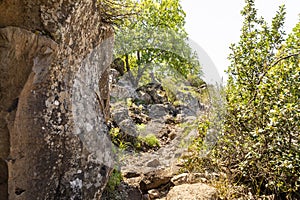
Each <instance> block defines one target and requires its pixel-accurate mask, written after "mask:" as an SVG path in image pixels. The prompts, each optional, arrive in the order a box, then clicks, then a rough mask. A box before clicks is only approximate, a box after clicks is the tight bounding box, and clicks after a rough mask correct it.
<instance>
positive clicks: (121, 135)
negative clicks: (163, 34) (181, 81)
mask: <svg viewBox="0 0 300 200" xmlns="http://www.w3.org/2000/svg"><path fill="white" fill-rule="evenodd" d="M178 93H179V92H178ZM183 95H186V94H177V96H183ZM185 99H187V98H185ZM195 105H197V106H195ZM206 109H207V108H206V107H205V106H204V105H202V104H201V103H199V101H198V100H197V99H196V98H194V97H191V96H189V100H188V101H185V103H184V104H176V105H174V104H173V103H171V102H170V101H169V98H168V96H167V92H166V90H165V89H164V87H163V86H162V85H161V84H158V83H148V84H146V85H143V86H141V87H139V88H137V89H134V88H133V87H132V86H131V85H130V81H128V79H126V77H124V76H123V77H122V79H121V80H119V81H118V82H117V83H115V84H114V85H113V87H112V95H111V113H112V129H116V130H118V136H117V137H118V140H117V141H119V142H117V143H116V145H119V146H120V144H121V143H122V144H123V143H125V144H127V146H126V147H127V148H125V149H120V148H119V151H118V152H119V170H120V171H121V174H122V177H123V180H122V182H121V183H120V184H119V185H117V186H116V187H115V188H114V190H113V191H112V190H106V191H105V192H104V194H103V197H102V199H103V200H108V199H120V200H123V199H124V200H127V199H128V200H135V199H136V200H140V199H169V200H171V199H178V200H179V199H215V196H216V190H215V189H214V188H212V187H210V186H208V185H205V184H203V183H201V182H205V180H206V178H205V175H203V174H189V173H182V172H181V171H180V168H181V166H182V164H183V161H182V159H181V156H182V155H183V154H187V153H188V152H187V148H188V146H189V145H190V144H191V142H192V141H193V139H194V138H196V137H197V135H198V131H197V119H198V117H199V115H200V116H201V115H203V114H204V112H205V110H206ZM149 135H152V136H154V137H153V140H154V139H156V140H157V141H156V142H157V143H155V144H154V145H153V144H148V143H149V141H147V139H141V138H147V136H149ZM120 140H122V141H121V143H120Z"/></svg>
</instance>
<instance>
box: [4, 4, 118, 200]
mask: <svg viewBox="0 0 300 200" xmlns="http://www.w3.org/2000/svg"><path fill="white" fill-rule="evenodd" d="M100 15H101V13H100V12H99V9H98V8H97V1H96V0H78V1H71V0H60V1H46V0H37V1H30V0H0V60H1V63H0V199H1V200H2V199H4V200H5V199H14V200H15V199H16V200H17V199H22V200H23V199H24V200H26V199H28V200H29V199H99V197H100V196H101V193H102V191H103V188H104V186H105V184H106V182H107V179H108V176H109V173H110V171H111V167H112V163H111V160H110V158H111V155H110V154H109V153H107V151H108V149H109V148H110V146H109V143H108V142H107V141H106V140H105V139H101V138H106V133H107V129H106V125H105V118H106V117H107V116H108V114H109V109H108V107H109V105H108V102H109V101H108V99H109V98H108V94H109V92H107V90H108V77H107V71H108V70H109V65H110V63H111V59H112V48H113V30H112V28H111V27H110V26H109V25H105V24H103V23H102V22H101V19H100ZM104 88H106V89H104ZM82 90H84V91H85V93H84V95H81V93H80V91H82ZM87 102H88V104H87ZM82 111H85V112H82ZM79 112H80V113H79ZM90 113H91V114H90ZM80 116H82V117H80ZM78 119H83V120H82V121H79V120H78ZM89 120H91V123H89ZM87 125H88V126H87ZM108 152H109V151H108Z"/></svg>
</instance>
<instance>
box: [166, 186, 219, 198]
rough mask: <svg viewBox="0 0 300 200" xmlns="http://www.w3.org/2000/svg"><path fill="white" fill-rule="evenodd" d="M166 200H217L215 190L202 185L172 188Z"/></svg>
mask: <svg viewBox="0 0 300 200" xmlns="http://www.w3.org/2000/svg"><path fill="white" fill-rule="evenodd" d="M167 200H217V190H216V189H215V188H213V187H211V186H208V185H205V184H202V183H195V184H183V185H178V186H174V187H173V188H172V189H171V190H170V191H169V193H168V195H167Z"/></svg>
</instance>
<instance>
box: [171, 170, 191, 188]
mask: <svg viewBox="0 0 300 200" xmlns="http://www.w3.org/2000/svg"><path fill="white" fill-rule="evenodd" d="M188 176H189V174H188V173H183V174H179V175H177V176H174V177H173V178H172V179H171V182H172V183H173V184H174V185H181V184H184V183H187V182H188Z"/></svg>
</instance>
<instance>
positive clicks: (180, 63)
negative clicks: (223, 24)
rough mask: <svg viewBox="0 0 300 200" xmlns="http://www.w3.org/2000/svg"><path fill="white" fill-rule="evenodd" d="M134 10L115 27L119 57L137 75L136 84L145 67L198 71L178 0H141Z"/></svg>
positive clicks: (186, 71) (131, 72) (187, 72)
mask: <svg viewBox="0 0 300 200" xmlns="http://www.w3.org/2000/svg"><path fill="white" fill-rule="evenodd" d="M134 10H135V11H134V13H137V14H136V15H132V16H131V17H129V18H127V19H125V20H124V21H123V22H122V23H121V24H119V25H118V26H116V42H115V54H116V57H121V58H122V59H123V61H124V63H125V66H126V70H127V71H128V72H130V75H135V80H134V85H137V84H138V82H139V81H140V79H141V77H142V75H143V74H144V72H145V71H146V70H149V69H151V68H152V67H153V66H155V67H157V66H159V69H160V70H161V71H164V70H166V69H167V68H172V69H174V70H176V71H177V72H179V73H180V74H181V75H183V76H185V77H187V75H188V74H189V73H193V74H199V73H200V67H199V63H198V61H197V58H196V56H195V54H194V53H193V52H192V50H191V48H190V47H189V45H188V44H187V33H186V32H185V29H184V24H185V21H184V19H185V13H184V11H183V9H182V7H181V5H180V2H179V0H141V1H138V2H137V3H136V4H135V7H134Z"/></svg>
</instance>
